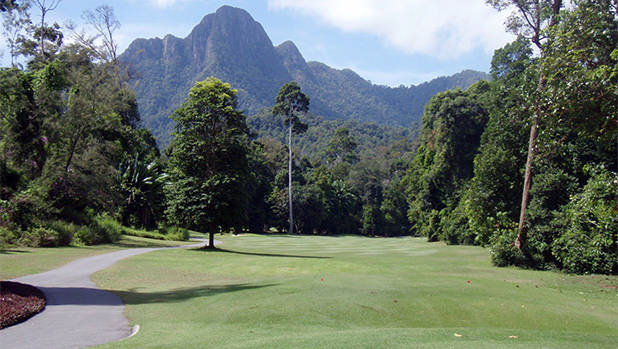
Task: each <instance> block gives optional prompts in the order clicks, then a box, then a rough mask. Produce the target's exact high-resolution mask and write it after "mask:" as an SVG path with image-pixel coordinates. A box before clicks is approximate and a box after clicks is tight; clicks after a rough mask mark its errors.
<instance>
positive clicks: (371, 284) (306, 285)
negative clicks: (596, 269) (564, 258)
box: [94, 235, 618, 348]
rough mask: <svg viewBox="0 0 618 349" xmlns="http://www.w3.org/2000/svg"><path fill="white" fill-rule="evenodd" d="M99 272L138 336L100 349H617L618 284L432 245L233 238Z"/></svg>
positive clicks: (417, 241) (478, 251) (407, 240)
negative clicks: (502, 263) (215, 247)
mask: <svg viewBox="0 0 618 349" xmlns="http://www.w3.org/2000/svg"><path fill="white" fill-rule="evenodd" d="M222 240H223V244H222V245H221V246H220V247H221V248H222V250H221V251H218V252H207V251H203V250H166V251H157V252H153V253H149V254H145V255H140V256H137V257H134V258H131V259H128V260H124V261H121V262H119V263H117V264H116V265H114V266H112V267H111V268H109V269H107V270H105V271H102V272H99V273H97V274H95V276H94V280H95V282H96V283H97V285H98V286H100V287H102V288H104V289H108V290H112V291H114V292H116V293H117V294H119V295H120V296H121V297H122V299H123V300H124V301H125V303H126V304H127V310H126V315H127V316H128V317H129V320H130V321H131V323H132V324H139V325H140V326H141V331H140V332H139V334H138V335H136V336H135V337H132V338H130V339H126V340H123V341H120V342H117V343H112V344H108V345H106V346H103V347H105V348H108V347H109V348H134V347H191V348H193V347H195V348H201V347H225V348H273V347H279V348H298V347H307V348H315V347H329V348H333V347H367V348H380V347H388V348H392V347H402V348H409V347H420V348H445V347H457V348H500V347H506V348H512V347H521V348H531V347H532V348H538V347H544V348H582V347H586V348H615V347H616V344H617V343H618V292H617V291H616V286H617V285H618V279H617V278H616V277H607V276H599V275H594V276H574V275H566V274H562V273H555V272H539V271H528V270H518V269H512V268H495V267H493V266H491V264H490V262H489V257H488V251H487V250H485V249H482V248H479V247H470V246H445V245H444V244H442V243H427V242H425V241H424V240H423V239H415V238H397V239H370V238H362V237H297V236H291V237H288V236H254V235H246V236H238V237H233V236H225V237H223V238H222Z"/></svg>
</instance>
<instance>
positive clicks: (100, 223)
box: [94, 214, 126, 242]
mask: <svg viewBox="0 0 618 349" xmlns="http://www.w3.org/2000/svg"><path fill="white" fill-rule="evenodd" d="M94 225H96V226H97V227H98V229H100V230H101V232H102V235H103V240H104V242H115V241H118V240H119V239H120V236H121V235H122V234H125V230H126V228H125V227H123V226H122V224H120V223H119V222H118V221H117V220H115V219H114V218H112V217H110V216H109V215H107V214H102V215H101V214H99V215H97V216H96V217H95V218H94Z"/></svg>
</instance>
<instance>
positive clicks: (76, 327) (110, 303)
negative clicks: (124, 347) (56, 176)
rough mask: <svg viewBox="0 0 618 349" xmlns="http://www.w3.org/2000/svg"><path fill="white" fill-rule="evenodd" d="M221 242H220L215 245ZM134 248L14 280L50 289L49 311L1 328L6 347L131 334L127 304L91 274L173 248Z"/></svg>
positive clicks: (83, 343) (69, 344)
mask: <svg viewBox="0 0 618 349" xmlns="http://www.w3.org/2000/svg"><path fill="white" fill-rule="evenodd" d="M218 243H219V242H218V241H216V242H215V244H218ZM199 246H202V243H199V244H195V245H185V246H178V247H163V248H133V249H128V250H122V251H118V252H112V253H106V254H102V255H98V256H94V257H88V258H83V259H78V260H76V261H73V262H71V263H69V264H67V265H65V266H63V267H60V268H58V269H54V270H51V271H48V272H45V273H41V274H35V275H28V276H24V277H20V278H17V279H13V280H12V281H17V282H21V283H26V284H30V285H33V286H36V287H38V288H39V289H41V291H43V293H44V294H45V298H46V299H47V306H46V307H45V310H43V312H41V313H39V314H38V315H35V316H34V317H32V318H30V319H29V320H27V321H25V322H22V323H20V324H17V325H14V326H11V327H7V328H5V329H3V330H0V348H50V349H51V348H83V347H87V346H92V345H97V344H103V343H108V342H113V341H117V340H120V339H122V338H126V337H128V336H129V335H131V327H130V326H129V322H128V320H127V319H126V318H125V317H124V315H123V314H122V312H123V311H124V304H123V303H122V301H121V299H120V298H119V297H118V296H116V295H115V294H113V293H111V292H108V291H104V290H101V289H98V288H97V287H96V285H95V284H94V282H92V281H91V280H90V275H92V274H93V273H95V272H97V271H99V270H103V269H106V268H108V267H110V266H111V265H112V264H114V263H116V262H117V261H119V260H121V259H124V258H128V257H131V256H135V255H139V254H143V253H147V252H152V251H156V250H162V249H169V248H189V247H199Z"/></svg>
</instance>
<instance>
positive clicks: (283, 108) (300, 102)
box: [273, 81, 309, 234]
mask: <svg viewBox="0 0 618 349" xmlns="http://www.w3.org/2000/svg"><path fill="white" fill-rule="evenodd" d="M308 110H309V98H308V97H307V96H306V95H305V94H304V93H302V92H301V90H300V87H299V86H298V84H297V83H296V82H294V81H292V82H290V83H286V84H283V86H282V87H281V89H280V90H279V93H278V94H277V97H276V99H275V106H274V107H273V114H275V115H281V116H283V118H284V125H285V126H287V127H288V156H289V157H288V202H289V212H290V229H289V230H288V233H290V234H292V233H294V215H293V209H292V160H293V157H292V133H303V132H305V131H307V125H305V124H303V123H302V122H300V119H299V118H298V116H299V115H300V114H304V113H306V112H307V111H308Z"/></svg>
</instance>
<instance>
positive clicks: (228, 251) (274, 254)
mask: <svg viewBox="0 0 618 349" xmlns="http://www.w3.org/2000/svg"><path fill="white" fill-rule="evenodd" d="M191 251H201V252H223V253H232V254H240V255H245V256H258V257H281V258H309V259H330V258H331V257H323V256H299V255H290V254H276V253H258V252H242V251H232V250H226V249H224V248H216V249H203V248H200V249H192V250H191Z"/></svg>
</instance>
